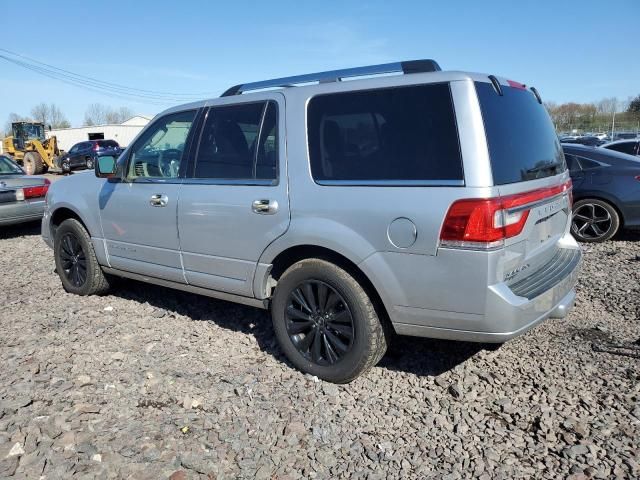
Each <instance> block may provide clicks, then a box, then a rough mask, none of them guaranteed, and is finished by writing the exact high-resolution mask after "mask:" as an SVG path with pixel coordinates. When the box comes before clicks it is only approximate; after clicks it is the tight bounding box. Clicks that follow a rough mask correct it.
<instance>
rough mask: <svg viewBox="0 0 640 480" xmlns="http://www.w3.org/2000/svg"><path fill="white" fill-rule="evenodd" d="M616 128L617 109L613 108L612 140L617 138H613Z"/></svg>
mask: <svg viewBox="0 0 640 480" xmlns="http://www.w3.org/2000/svg"><path fill="white" fill-rule="evenodd" d="M615 128H616V109H614V110H613V120H612V121H611V140H615V139H614V138H613V132H614V130H615Z"/></svg>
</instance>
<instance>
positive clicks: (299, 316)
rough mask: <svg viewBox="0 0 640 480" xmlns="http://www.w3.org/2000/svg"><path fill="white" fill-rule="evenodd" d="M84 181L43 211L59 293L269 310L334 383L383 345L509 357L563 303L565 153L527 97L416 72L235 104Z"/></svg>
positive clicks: (240, 90) (296, 89) (55, 196)
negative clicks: (173, 291) (475, 349)
mask: <svg viewBox="0 0 640 480" xmlns="http://www.w3.org/2000/svg"><path fill="white" fill-rule="evenodd" d="M393 73H395V75H393ZM357 77H361V78H357ZM365 77H366V78H365ZM347 78H349V81H342V80H344V79H347ZM250 91H251V92H252V93H248V92H250ZM95 169H96V176H95V177H94V176H89V175H74V176H72V177H69V178H65V179H63V180H61V181H59V182H57V183H55V184H53V185H52V186H51V188H50V189H49V193H48V197H47V209H46V214H45V216H44V220H43V223H42V235H43V237H44V239H45V241H46V242H47V243H48V244H49V245H50V246H51V247H52V248H53V249H54V252H55V262H56V268H57V272H58V274H59V275H60V279H61V280H62V284H63V286H64V288H65V289H66V290H67V291H69V292H72V293H76V294H79V295H90V294H100V293H104V292H105V291H106V290H107V288H108V286H109V283H110V282H111V280H112V278H113V277H114V276H119V277H128V278H132V279H136V280H141V281H144V282H149V283H153V284H158V285H163V286H169V287H174V288H177V289H180V290H187V291H190V292H196V293H199V294H203V295H208V296H211V297H214V298H219V299H223V300H229V301H233V302H239V303H244V304H248V305H253V306H256V307H259V308H264V309H270V310H271V315H272V318H273V326H274V330H275V334H276V337H277V339H278V341H279V343H280V346H281V348H282V350H283V351H284V353H285V354H286V356H287V357H288V358H289V360H290V361H291V363H293V364H294V365H295V366H296V367H298V368H299V369H301V370H302V371H304V372H308V373H310V374H312V375H317V376H318V377H320V378H323V379H326V380H328V381H332V382H348V381H350V380H352V379H354V378H355V377H357V376H358V375H360V374H361V373H362V372H364V371H366V370H367V369H368V368H370V367H371V366H373V365H375V364H376V363H377V362H378V361H379V360H380V358H381V357H382V356H383V355H384V353H385V349H386V347H387V342H388V339H389V338H390V335H391V334H393V333H394V332H395V333H397V334H403V335H416V336H424V337H434V338H445V339H455V340H466V341H477V342H495V343H500V342H504V341H506V340H509V339H511V338H513V337H515V336H517V335H520V334H522V333H524V332H525V331H527V330H528V329H530V328H532V327H533V326H535V325H537V324H539V323H540V322H542V321H543V320H545V319H546V318H548V317H563V316H564V315H565V314H566V312H567V310H568V309H569V308H570V307H571V306H572V304H573V300H574V296H575V293H574V290H573V288H574V285H575V282H576V276H577V267H578V264H579V263H580V258H581V254H580V249H579V247H578V245H577V244H576V242H575V240H574V239H573V238H572V236H571V235H570V233H569V227H570V217H571V180H570V178H569V172H568V171H567V169H566V166H565V163H564V157H563V155H562V149H561V147H560V144H559V143H558V140H557V137H556V134H555V131H554V128H553V125H552V124H551V121H550V120H549V117H548V115H547V112H546V111H545V108H544V106H543V105H542V102H541V99H540V95H539V94H538V92H537V91H536V90H535V89H534V88H527V87H526V86H525V85H523V84H520V83H517V82H514V81H510V80H506V79H502V78H497V77H495V76H493V75H483V74H475V73H464V72H447V71H441V70H440V67H439V66H438V64H437V63H436V62H434V61H432V60H419V61H413V62H401V63H393V64H387V65H377V66H371V67H362V68H352V69H347V70H339V71H332V72H324V73H318V74H309V75H301V76H296V77H290V78H279V79H275V80H270V81H263V82H257V83H251V84H243V85H238V86H235V87H233V88H231V89H229V90H228V91H227V92H225V93H224V94H223V95H222V97H221V98H216V99H212V100H206V101H202V102H196V103H191V104H188V105H183V106H179V107H174V108H171V109H169V110H167V111H165V112H163V113H161V114H159V115H158V116H157V117H156V118H155V119H154V120H153V121H152V122H151V123H150V124H149V125H148V126H147V127H146V128H145V129H144V130H143V131H142V132H141V133H140V135H139V136H138V137H137V139H136V140H135V141H134V142H132V144H131V145H130V147H129V148H127V149H126V151H125V152H124V153H123V154H122V155H121V156H120V157H119V159H117V161H116V160H115V159H114V158H113V157H108V156H104V157H101V158H100V159H99V162H97V164H96V166H95Z"/></svg>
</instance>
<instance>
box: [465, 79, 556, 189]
mask: <svg viewBox="0 0 640 480" xmlns="http://www.w3.org/2000/svg"><path fill="white" fill-rule="evenodd" d="M476 90H477V92H478V98H479V100H480V108H481V110H482V118H483V120H484V128H485V132H486V136H487V143H488V146H489V155H490V156H491V169H492V171H493V182H494V183H495V184H496V185H504V184H507V183H515V182H523V181H527V180H534V179H536V178H543V177H549V176H552V175H557V174H558V173H561V172H563V171H564V170H565V169H566V166H565V163H564V157H563V155H562V148H561V147H560V142H559V141H558V137H557V135H556V132H555V129H554V128H553V124H552V123H551V119H550V118H549V115H548V114H547V111H546V109H545V108H544V106H542V105H541V104H539V103H538V101H537V100H536V97H535V95H533V93H531V92H530V91H528V90H522V89H520V88H515V87H508V86H504V85H503V86H502V91H503V96H500V95H498V94H497V93H496V91H495V90H494V89H493V86H492V85H491V84H490V83H484V82H476Z"/></svg>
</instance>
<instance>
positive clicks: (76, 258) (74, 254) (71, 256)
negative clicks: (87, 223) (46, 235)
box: [60, 233, 87, 287]
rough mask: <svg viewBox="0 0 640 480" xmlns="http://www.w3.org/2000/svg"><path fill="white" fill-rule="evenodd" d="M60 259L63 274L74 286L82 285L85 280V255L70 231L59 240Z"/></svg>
mask: <svg viewBox="0 0 640 480" xmlns="http://www.w3.org/2000/svg"><path fill="white" fill-rule="evenodd" d="M60 242H61V243H60V260H61V263H62V271H63V273H64V276H65V277H66V278H67V280H69V282H71V284H72V285H73V286H74V287H82V286H83V285H84V283H85V282H86V281H87V257H86V255H85V253H84V250H83V249H82V245H81V244H80V241H79V240H78V237H76V236H75V235H74V234H72V233H67V234H65V235H64V236H63V237H62V239H61V240H60Z"/></svg>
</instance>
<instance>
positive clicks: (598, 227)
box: [571, 203, 613, 240]
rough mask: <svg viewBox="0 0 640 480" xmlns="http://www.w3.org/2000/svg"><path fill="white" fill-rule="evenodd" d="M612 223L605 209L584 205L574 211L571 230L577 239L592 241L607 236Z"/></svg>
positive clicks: (589, 204) (599, 206)
mask: <svg viewBox="0 0 640 480" xmlns="http://www.w3.org/2000/svg"><path fill="white" fill-rule="evenodd" d="M612 223H613V222H612V219H611V214H609V212H608V211H607V209H606V208H604V207H603V206H601V205H596V204H594V203H585V204H584V205H580V206H579V207H578V208H577V209H576V210H574V212H573V220H572V222H571V230H572V231H573V233H574V234H575V235H577V236H578V237H581V238H585V239H590V240H594V239H598V238H602V237H604V236H605V235H607V233H609V231H610V230H611V227H612Z"/></svg>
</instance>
